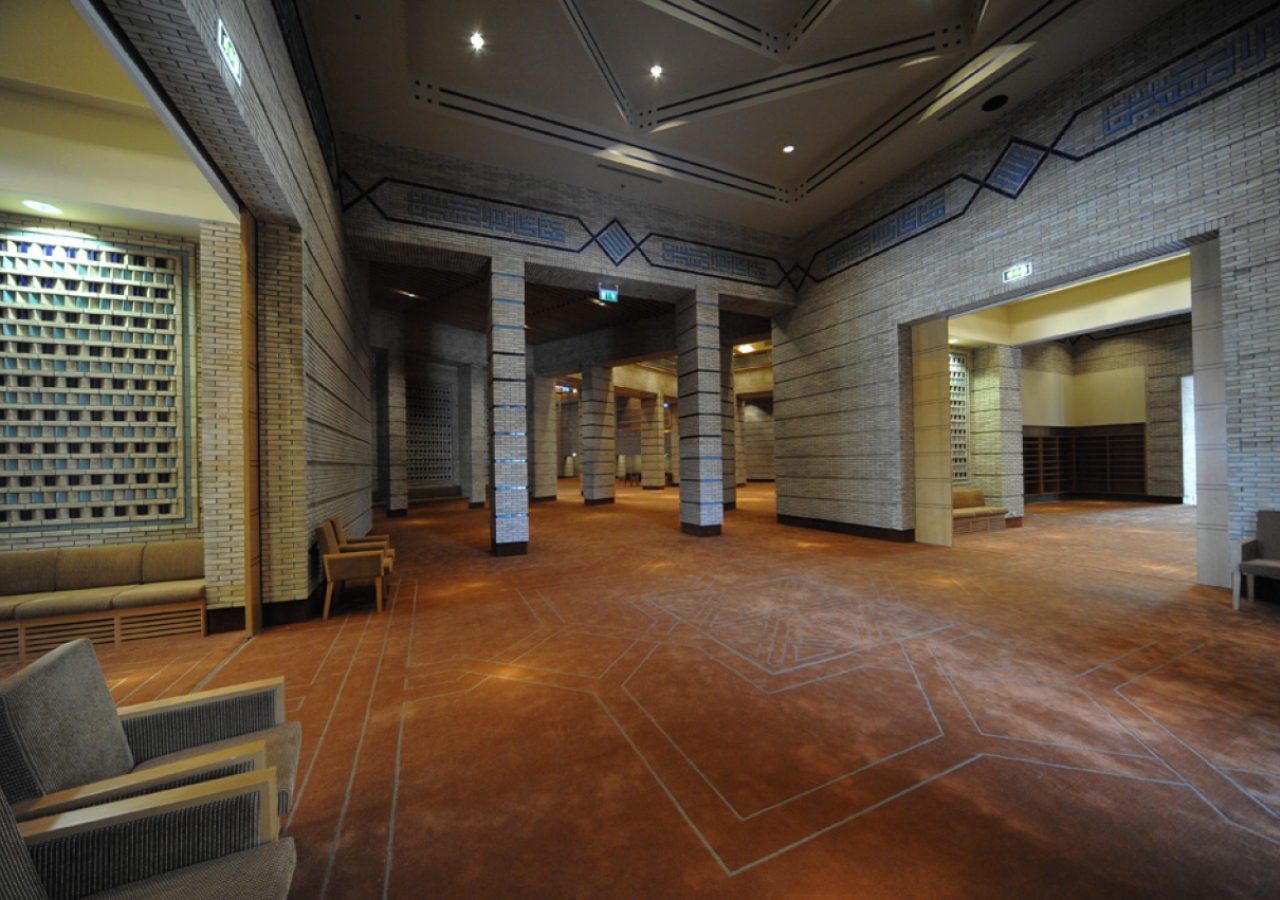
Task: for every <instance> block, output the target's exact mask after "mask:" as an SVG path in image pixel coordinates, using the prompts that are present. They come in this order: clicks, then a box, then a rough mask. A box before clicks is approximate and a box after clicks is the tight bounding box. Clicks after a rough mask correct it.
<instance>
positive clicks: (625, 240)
mask: <svg viewBox="0 0 1280 900" xmlns="http://www.w3.org/2000/svg"><path fill="white" fill-rule="evenodd" d="M596 243H597V244H599V245H600V249H601V250H603V251H604V252H605V253H606V254H607V255H608V257H609V259H611V260H613V264H614V265H615V266H617V265H621V263H622V261H623V260H624V259H626V258H627V257H628V256H629V255H630V254H631V251H632V250H634V249H635V248H636V243H635V241H633V240H632V239H631V235H629V234H627V229H625V228H623V227H622V223H620V222H619V221H617V220H616V219H615V220H614V221H612V222H610V223H609V226H608V227H607V228H605V230H604V231H602V232H600V234H598V235H597V236H596Z"/></svg>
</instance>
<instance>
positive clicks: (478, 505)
mask: <svg viewBox="0 0 1280 900" xmlns="http://www.w3.org/2000/svg"><path fill="white" fill-rule="evenodd" d="M467 509H484V501H483V500H477V501H472V500H469V501H467Z"/></svg>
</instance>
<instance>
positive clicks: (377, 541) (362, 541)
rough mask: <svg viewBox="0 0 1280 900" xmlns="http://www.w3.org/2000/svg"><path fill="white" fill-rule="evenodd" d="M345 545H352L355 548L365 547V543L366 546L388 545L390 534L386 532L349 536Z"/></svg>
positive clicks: (350, 546)
mask: <svg viewBox="0 0 1280 900" xmlns="http://www.w3.org/2000/svg"><path fill="white" fill-rule="evenodd" d="M346 545H347V547H348V548H352V547H354V548H356V549H357V550H359V549H366V545H367V547H390V546H391V536H390V535H387V534H366V535H364V536H363V537H349V538H347V544H346Z"/></svg>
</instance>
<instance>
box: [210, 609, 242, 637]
mask: <svg viewBox="0 0 1280 900" xmlns="http://www.w3.org/2000/svg"><path fill="white" fill-rule="evenodd" d="M204 621H205V628H206V630H207V631H208V633H209V634H226V633H227V632H228V631H244V607H243V606H229V607H223V608H221V609H210V610H206V611H205V620H204Z"/></svg>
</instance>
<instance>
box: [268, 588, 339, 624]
mask: <svg viewBox="0 0 1280 900" xmlns="http://www.w3.org/2000/svg"><path fill="white" fill-rule="evenodd" d="M323 612H324V584H323V583H322V584H321V585H320V586H319V587H318V588H316V590H315V591H314V592H313V594H312V596H310V597H307V598H305V599H302V600H289V601H286V602H284V603H264V604H262V624H263V626H264V627H266V628H274V627H275V626H277V625H296V624H298V623H299V622H305V621H307V620H308V619H311V618H314V617H316V616H319V615H321V614H322V613H323Z"/></svg>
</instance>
